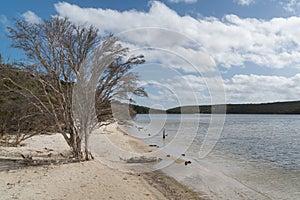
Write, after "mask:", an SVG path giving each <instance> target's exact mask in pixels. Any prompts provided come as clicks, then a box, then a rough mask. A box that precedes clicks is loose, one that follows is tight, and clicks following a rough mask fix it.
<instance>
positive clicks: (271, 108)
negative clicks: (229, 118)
mask: <svg viewBox="0 0 300 200" xmlns="http://www.w3.org/2000/svg"><path fill="white" fill-rule="evenodd" d="M223 106H226V113H227V114H300V101H289V102H276V103H261V104H227V105H214V106H210V105H205V106H183V107H176V108H171V109H169V110H167V113H169V114H179V113H181V109H184V110H185V111H186V110H188V112H185V113H190V114H193V113H199V110H200V113H204V114H210V113H211V112H212V109H214V112H213V113H222V112H219V111H218V109H219V110H221V107H223Z"/></svg>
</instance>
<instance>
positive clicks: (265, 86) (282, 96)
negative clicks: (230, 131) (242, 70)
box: [224, 74, 300, 103]
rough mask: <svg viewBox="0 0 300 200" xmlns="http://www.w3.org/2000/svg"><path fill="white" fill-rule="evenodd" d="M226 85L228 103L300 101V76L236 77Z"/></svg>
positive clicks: (226, 82) (226, 81) (227, 81)
mask: <svg viewBox="0 0 300 200" xmlns="http://www.w3.org/2000/svg"><path fill="white" fill-rule="evenodd" d="M224 84H225V89H226V97H227V101H228V102H231V103H241V102H242V103H249V102H257V103H259V102H273V101H289V100H299V99H300V74H296V75H295V76H292V77H283V76H260V75H253V74H252V75H235V76H234V77H233V78H232V79H229V80H225V82H224Z"/></svg>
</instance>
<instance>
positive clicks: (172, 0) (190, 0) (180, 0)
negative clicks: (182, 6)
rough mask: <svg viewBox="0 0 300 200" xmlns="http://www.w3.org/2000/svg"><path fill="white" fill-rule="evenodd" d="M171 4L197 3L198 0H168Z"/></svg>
mask: <svg viewBox="0 0 300 200" xmlns="http://www.w3.org/2000/svg"><path fill="white" fill-rule="evenodd" d="M168 1H169V2H171V3H181V2H183V3H196V2H197V0H168Z"/></svg>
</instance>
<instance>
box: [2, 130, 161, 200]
mask: <svg viewBox="0 0 300 200" xmlns="http://www.w3.org/2000/svg"><path fill="white" fill-rule="evenodd" d="M114 134H115V133H114ZM99 135H101V137H106V135H105V134H99ZM118 135H119V136H118V137H115V138H114V139H115V140H116V139H117V138H118V142H119V143H121V144H122V145H123V147H124V148H127V149H129V148H132V147H131V146H130V144H129V139H128V138H130V137H129V136H128V138H127V136H125V135H123V134H122V133H118ZM96 143H97V142H96ZM61 152H63V153H64V154H67V153H68V152H69V147H68V146H67V145H66V142H65V141H64V139H63V137H62V136H61V135H59V134H55V135H43V136H35V137H33V138H30V139H29V140H27V141H26V142H25V146H22V147H18V148H13V147H1V148H0V157H20V154H21V153H22V154H23V155H25V156H26V155H33V158H41V157H43V156H47V155H49V154H50V153H51V154H52V155H50V157H52V156H55V155H57V154H59V153H61ZM0 199H1V200H2V199H3V200H4V199H137V200H140V199H166V198H165V197H164V196H163V195H162V193H160V192H159V191H158V190H156V189H155V188H153V187H152V186H150V185H149V184H148V183H147V182H146V181H145V180H144V179H143V178H142V177H141V176H139V175H137V174H128V173H124V172H122V171H119V170H116V169H112V168H110V167H108V166H106V165H104V164H102V163H101V162H100V161H99V160H98V159H97V157H96V159H95V160H94V161H89V162H81V163H72V164H65V165H55V166H54V165H51V166H44V167H29V168H26V169H21V170H11V171H8V172H0Z"/></svg>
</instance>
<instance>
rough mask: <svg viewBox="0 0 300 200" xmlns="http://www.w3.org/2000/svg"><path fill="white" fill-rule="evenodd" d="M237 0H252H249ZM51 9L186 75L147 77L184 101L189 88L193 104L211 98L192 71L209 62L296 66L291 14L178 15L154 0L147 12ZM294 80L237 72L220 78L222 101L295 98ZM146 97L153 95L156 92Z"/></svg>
mask: <svg viewBox="0 0 300 200" xmlns="http://www.w3.org/2000/svg"><path fill="white" fill-rule="evenodd" d="M238 2H239V3H240V4H241V5H250V4H251V3H253V1H251V0H240V1H238ZM55 9H56V11H57V13H58V15H59V16H63V17H68V18H69V19H70V20H71V21H73V22H75V23H79V24H93V25H94V26H96V27H97V28H99V31H100V34H107V33H115V34H117V35H119V36H122V37H123V36H124V37H123V38H122V39H123V40H122V41H123V43H124V44H126V45H127V46H128V47H130V49H133V50H137V51H139V52H142V53H143V54H144V55H145V56H146V59H147V61H149V62H153V63H160V64H162V65H165V66H169V67H173V68H175V69H178V70H181V71H183V72H185V73H187V75H182V76H175V77H174V79H173V80H169V79H168V80H148V82H149V83H150V82H151V81H154V82H155V81H156V82H159V83H161V84H162V83H164V84H165V85H164V86H167V87H169V88H174V86H176V87H175V88H174V89H176V91H177V94H181V96H182V97H181V98H185V99H183V100H182V102H184V104H193V103H195V102H191V101H192V100H191V99H189V97H190V96H191V95H189V94H191V93H190V91H191V88H192V89H193V90H194V91H196V94H197V95H198V99H199V100H200V101H199V102H202V103H205V102H206V103H210V102H211V99H210V98H209V95H208V94H207V92H206V91H205V90H203V89H202V88H203V84H204V85H205V84H207V82H206V81H207V80H206V81H204V80H201V81H200V82H201V83H200V82H199V75H195V72H200V73H206V72H209V71H210V68H214V67H215V66H218V67H223V68H227V69H230V68H233V67H238V66H244V65H245V64H247V63H253V64H254V66H259V67H267V68H271V69H283V68H286V67H288V68H293V69H295V70H299V68H300V59H299V58H300V53H299V52H300V34H299V32H300V17H297V16H293V17H289V18H273V19H270V20H261V19H256V18H240V17H239V16H236V15H226V16H224V17H223V18H222V19H218V18H214V17H204V18H194V17H191V16H188V15H186V16H180V15H178V14H177V13H176V12H175V11H174V10H172V9H170V8H169V7H167V6H166V5H164V4H163V3H161V2H158V1H153V2H152V3H151V5H150V8H149V10H148V11H136V10H128V11H122V12H121V11H117V10H112V9H102V8H98V9H95V8H81V7H79V6H77V5H73V4H70V3H66V2H60V3H57V4H55ZM126 36H128V37H126ZM149 49H150V50H149ZM158 50H160V51H158ZM195 68H196V70H195ZM182 78H183V79H184V80H188V82H189V84H188V85H189V86H188V87H185V86H183V85H182V84H180V80H182ZM179 79H180V80H179ZM203 81H204V82H203ZM208 82H210V83H214V82H216V81H214V80H212V81H208ZM174 83H176V84H174ZM299 83H300V75H299V74H296V75H295V76H292V77H281V76H262V75H238V74H237V75H235V76H233V77H231V78H228V79H225V80H224V87H225V90H226V98H227V102H231V103H243V102H244V103H245V102H271V101H283V100H296V99H299V98H300V94H299V91H300V88H299V86H298V85H300V84H299ZM204 94H205V95H204ZM150 95H151V94H150ZM152 95H153V98H154V99H155V98H158V97H159V96H160V95H157V94H152ZM155 95H156V96H155ZM162 96H163V95H162ZM164 103H165V104H166V105H165V106H164V107H167V105H169V106H170V105H171V104H172V102H171V100H170V102H166V101H165V102H164ZM173 103H174V102H173Z"/></svg>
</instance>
